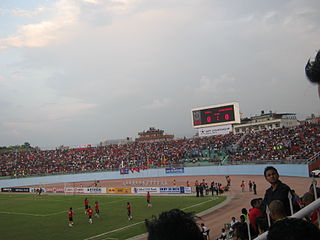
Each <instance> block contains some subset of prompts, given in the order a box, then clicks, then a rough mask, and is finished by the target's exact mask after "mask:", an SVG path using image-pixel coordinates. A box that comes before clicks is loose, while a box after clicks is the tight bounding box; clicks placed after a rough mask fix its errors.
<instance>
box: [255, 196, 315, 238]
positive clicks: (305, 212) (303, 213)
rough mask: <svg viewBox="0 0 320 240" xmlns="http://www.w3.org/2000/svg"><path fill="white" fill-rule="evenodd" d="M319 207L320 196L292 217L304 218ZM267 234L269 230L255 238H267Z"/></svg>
mask: <svg viewBox="0 0 320 240" xmlns="http://www.w3.org/2000/svg"><path fill="white" fill-rule="evenodd" d="M318 208H320V198H318V199H317V200H316V201H314V202H312V203H311V204H309V205H308V206H306V207H304V208H302V209H301V210H300V211H299V212H296V213H295V214H293V215H292V216H291V217H292V218H303V217H305V216H307V215H308V214H310V213H311V212H313V211H315V210H316V209H318ZM267 236H268V232H265V233H263V234H261V235H260V236H258V237H256V238H255V239H254V240H265V239H267Z"/></svg>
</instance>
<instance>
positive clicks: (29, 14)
mask: <svg viewBox="0 0 320 240" xmlns="http://www.w3.org/2000/svg"><path fill="white" fill-rule="evenodd" d="M46 10H48V9H47V8H44V7H39V8H37V9H36V10H34V11H28V10H25V9H14V10H12V11H10V12H11V13H12V14H13V15H15V16H18V17H25V18H35V17H38V16H39V15H40V14H42V13H43V12H45V11H46Z"/></svg>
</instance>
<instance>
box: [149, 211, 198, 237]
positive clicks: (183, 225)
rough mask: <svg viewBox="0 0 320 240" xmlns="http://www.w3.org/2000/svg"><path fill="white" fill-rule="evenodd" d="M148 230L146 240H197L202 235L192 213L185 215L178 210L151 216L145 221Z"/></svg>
mask: <svg viewBox="0 0 320 240" xmlns="http://www.w3.org/2000/svg"><path fill="white" fill-rule="evenodd" d="M145 224H146V227H147V230H148V233H149V234H148V240H166V239H168V240H171V239H172V240H173V239H190V240H191V239H196V240H197V239H199V240H203V234H202V232H201V230H200V228H199V227H198V225H197V223H196V218H195V216H194V215H193V214H192V213H185V212H183V211H181V210H180V209H172V210H170V211H165V212H162V213H161V214H160V215H159V217H158V218H157V217H155V216H153V218H152V219H151V220H150V221H149V220H147V219H146V220H145Z"/></svg>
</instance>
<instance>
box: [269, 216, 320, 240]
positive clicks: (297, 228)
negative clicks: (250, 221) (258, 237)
mask: <svg viewBox="0 0 320 240" xmlns="http://www.w3.org/2000/svg"><path fill="white" fill-rule="evenodd" d="M267 239H268V240H301V239H303V240H315V239H320V230H319V229H318V228H317V227H316V226H315V225H313V224H312V223H309V222H307V221H304V220H302V219H299V218H286V219H283V220H280V221H277V222H275V223H274V224H273V225H272V226H271V227H270V229H269V233H268V236H267Z"/></svg>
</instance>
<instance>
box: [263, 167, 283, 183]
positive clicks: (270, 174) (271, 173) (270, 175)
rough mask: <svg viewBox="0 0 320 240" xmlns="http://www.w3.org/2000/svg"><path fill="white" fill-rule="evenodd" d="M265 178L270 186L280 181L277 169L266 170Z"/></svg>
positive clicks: (267, 168) (269, 168)
mask: <svg viewBox="0 0 320 240" xmlns="http://www.w3.org/2000/svg"><path fill="white" fill-rule="evenodd" d="M264 177H265V179H266V180H267V181H268V182H269V183H270V184H275V183H276V182H278V180H279V173H278V171H277V169H276V168H275V167H272V166H268V167H266V168H265V169H264Z"/></svg>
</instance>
